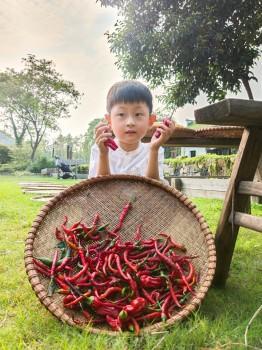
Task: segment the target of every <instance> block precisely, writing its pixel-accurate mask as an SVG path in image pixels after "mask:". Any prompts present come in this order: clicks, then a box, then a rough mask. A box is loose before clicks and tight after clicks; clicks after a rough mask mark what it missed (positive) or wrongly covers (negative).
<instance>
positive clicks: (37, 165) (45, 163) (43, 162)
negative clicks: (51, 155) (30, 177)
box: [28, 157, 55, 173]
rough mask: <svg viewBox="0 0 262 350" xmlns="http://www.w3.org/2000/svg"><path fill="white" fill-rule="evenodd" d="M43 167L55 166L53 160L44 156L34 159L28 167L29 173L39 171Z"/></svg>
mask: <svg viewBox="0 0 262 350" xmlns="http://www.w3.org/2000/svg"><path fill="white" fill-rule="evenodd" d="M45 168H55V162H54V161H53V160H50V159H47V158H46V157H41V158H39V159H38V160H36V161H34V162H33V163H32V164H31V165H30V166H29V168H28V170H29V171H31V173H40V172H41V170H42V169H45Z"/></svg>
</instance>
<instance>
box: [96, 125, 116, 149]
mask: <svg viewBox="0 0 262 350" xmlns="http://www.w3.org/2000/svg"><path fill="white" fill-rule="evenodd" d="M110 137H112V132H111V126H110V125H109V124H107V123H106V122H99V123H98V124H97V126H96V127H95V143H96V144H97V146H98V148H99V150H100V152H101V153H102V154H108V147H106V146H105V144H104V143H105V141H106V140H108V139H109V138H110Z"/></svg>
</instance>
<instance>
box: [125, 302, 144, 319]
mask: <svg viewBox="0 0 262 350" xmlns="http://www.w3.org/2000/svg"><path fill="white" fill-rule="evenodd" d="M146 305H147V302H146V299H145V298H142V297H137V298H136V299H133V300H132V301H131V303H130V304H128V305H125V306H124V307H123V309H122V311H121V312H120V313H119V317H120V318H121V319H122V320H123V319H126V318H127V317H128V316H135V315H136V314H138V313H139V312H140V311H142V310H143V309H144V308H145V307H146Z"/></svg>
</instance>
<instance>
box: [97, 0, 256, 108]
mask: <svg viewBox="0 0 262 350" xmlns="http://www.w3.org/2000/svg"><path fill="white" fill-rule="evenodd" d="M99 1H100V3H101V5H102V6H114V7H117V8H118V10H119V15H120V16H121V19H120V20H118V21H117V23H116V24H115V30H114V32H112V33H111V34H110V33H108V32H107V33H106V35H107V37H108V42H109V44H110V48H111V51H112V52H113V53H114V54H115V55H116V57H117V62H116V64H117V66H118V67H119V68H120V69H121V70H122V71H123V73H124V75H125V77H126V78H131V79H138V78H143V79H145V80H147V81H148V82H149V83H150V84H151V86H152V87H153V88H154V87H157V86H160V85H161V86H163V87H164V90H165V94H164V95H163V96H162V100H163V101H164V102H165V103H166V105H167V106H168V107H169V108H171V107H172V108H173V107H174V106H175V107H181V106H183V105H185V104H186V103H195V101H196V97H197V96H198V95H199V94H200V92H201V91H202V92H204V93H205V94H206V95H207V98H208V100H209V102H214V101H216V100H221V99H223V98H225V96H226V92H227V91H231V92H233V93H237V92H238V91H239V90H240V88H241V83H243V85H244V87H245V88H246V91H247V93H248V96H249V98H250V99H252V98H253V95H252V91H251V88H250V85H249V82H250V80H252V79H254V80H257V79H256V77H255V76H254V75H253V73H252V67H253V66H254V62H255V60H256V59H257V58H258V57H259V55H260V53H261V51H260V45H261V44H262V33H261V26H262V12H261V8H262V1H261V0H230V1H227V0H177V1H173V0H145V1H140V0H99Z"/></svg>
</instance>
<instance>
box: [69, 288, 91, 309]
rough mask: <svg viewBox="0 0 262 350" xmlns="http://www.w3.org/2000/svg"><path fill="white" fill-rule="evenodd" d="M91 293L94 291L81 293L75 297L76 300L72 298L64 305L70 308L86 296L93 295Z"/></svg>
mask: <svg viewBox="0 0 262 350" xmlns="http://www.w3.org/2000/svg"><path fill="white" fill-rule="evenodd" d="M91 293H92V292H91V290H89V291H87V292H85V293H84V294H83V295H80V297H78V298H76V299H74V300H72V301H70V302H67V303H65V302H64V306H65V307H67V308H69V309H70V308H74V307H75V306H77V304H78V303H79V302H80V301H82V300H83V299H84V298H87V297H89V296H90V295H91Z"/></svg>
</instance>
